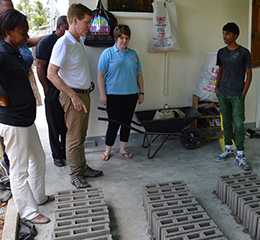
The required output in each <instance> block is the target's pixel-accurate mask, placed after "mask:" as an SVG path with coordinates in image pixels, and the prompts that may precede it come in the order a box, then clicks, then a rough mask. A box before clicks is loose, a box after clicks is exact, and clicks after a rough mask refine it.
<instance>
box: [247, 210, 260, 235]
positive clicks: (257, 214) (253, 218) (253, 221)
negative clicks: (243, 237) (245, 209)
mask: <svg viewBox="0 0 260 240" xmlns="http://www.w3.org/2000/svg"><path fill="white" fill-rule="evenodd" d="M249 216H250V225H248V227H247V229H248V230H249V232H250V234H251V235H252V236H253V237H256V235H257V228H258V222H259V218H260V207H258V208H255V209H254V210H253V211H252V212H251V213H250V214H249Z"/></svg>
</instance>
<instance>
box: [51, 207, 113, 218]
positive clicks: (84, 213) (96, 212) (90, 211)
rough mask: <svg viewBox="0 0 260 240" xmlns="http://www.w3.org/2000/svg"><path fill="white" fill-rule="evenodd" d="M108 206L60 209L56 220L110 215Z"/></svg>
mask: <svg viewBox="0 0 260 240" xmlns="http://www.w3.org/2000/svg"><path fill="white" fill-rule="evenodd" d="M108 214H109V212H108V208H107V206H99V207H92V208H84V209H77V210H74V209H73V210H67V211H65V210H64V211H59V212H55V220H56V221H65V220H69V219H78V218H86V217H91V216H100V215H107V216H108Z"/></svg>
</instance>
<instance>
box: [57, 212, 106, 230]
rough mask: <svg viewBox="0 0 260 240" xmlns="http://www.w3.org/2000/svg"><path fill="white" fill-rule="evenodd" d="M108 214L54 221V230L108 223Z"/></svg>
mask: <svg viewBox="0 0 260 240" xmlns="http://www.w3.org/2000/svg"><path fill="white" fill-rule="evenodd" d="M109 222H110V220H109V216H108V215H100V216H91V217H85V218H74V219H68V220H61V221H55V223H54V231H61V230H67V229H72V228H73V229H76V228H80V227H88V226H94V225H102V224H106V223H107V224H109Z"/></svg>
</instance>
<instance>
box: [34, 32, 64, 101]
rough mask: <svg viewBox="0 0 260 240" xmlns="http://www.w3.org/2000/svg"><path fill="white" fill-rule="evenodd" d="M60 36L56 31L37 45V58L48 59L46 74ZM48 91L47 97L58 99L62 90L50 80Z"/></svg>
mask: <svg viewBox="0 0 260 240" xmlns="http://www.w3.org/2000/svg"><path fill="white" fill-rule="evenodd" d="M58 39H59V38H58V37H57V36H56V35H55V32H53V33H52V34H50V35H48V36H46V37H45V38H43V39H42V40H41V41H40V42H39V43H38V44H37V45H36V51H35V53H36V58H37V59H39V60H43V61H46V62H47V64H46V69H45V72H46V75H47V69H48V65H49V61H50V58H51V52H52V48H53V46H54V44H55V43H56V41H57V40H58ZM48 86H49V89H48V92H47V93H46V95H45V97H46V99H57V98H58V97H59V93H60V91H59V90H58V89H57V88H56V87H55V86H54V85H53V84H52V82H51V81H50V80H48Z"/></svg>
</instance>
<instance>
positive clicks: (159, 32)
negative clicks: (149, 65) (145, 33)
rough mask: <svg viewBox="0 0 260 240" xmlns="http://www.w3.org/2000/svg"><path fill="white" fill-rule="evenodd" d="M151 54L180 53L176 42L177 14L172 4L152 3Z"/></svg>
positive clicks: (163, 2) (157, 1) (156, 1)
mask: <svg viewBox="0 0 260 240" xmlns="http://www.w3.org/2000/svg"><path fill="white" fill-rule="evenodd" d="M152 5H153V39H152V49H151V52H153V53H160V52H175V51H180V50H181V48H180V47H179V44H178V40H177V13H176V7H175V3H174V2H165V1H163V0H155V1H154V2H153V3H152Z"/></svg>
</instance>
